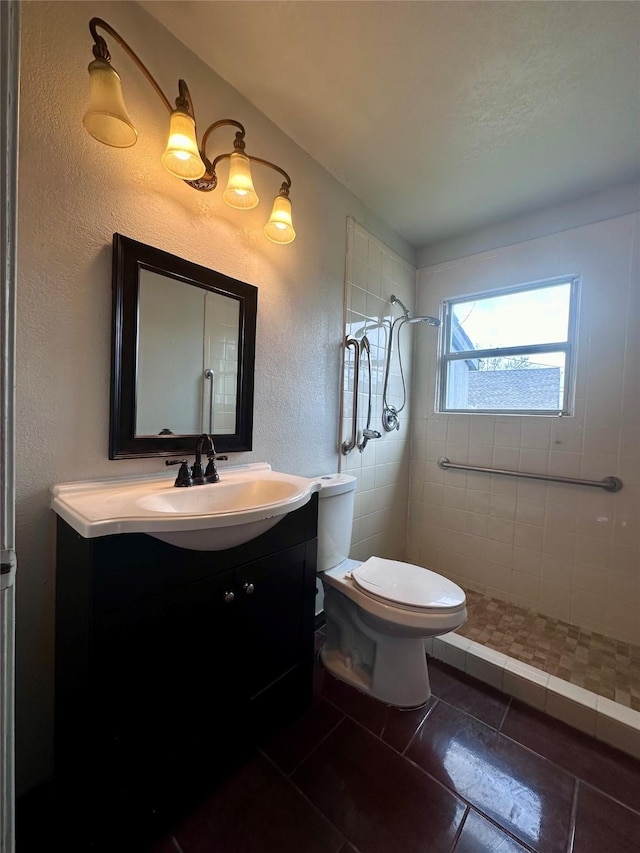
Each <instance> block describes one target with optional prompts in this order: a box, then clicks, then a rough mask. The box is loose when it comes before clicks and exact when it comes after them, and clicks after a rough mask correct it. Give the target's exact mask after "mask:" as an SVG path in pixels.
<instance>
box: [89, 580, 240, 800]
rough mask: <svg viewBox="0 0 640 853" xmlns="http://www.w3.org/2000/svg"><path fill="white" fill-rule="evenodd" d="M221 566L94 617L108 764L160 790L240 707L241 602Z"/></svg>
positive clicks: (216, 739)
mask: <svg viewBox="0 0 640 853" xmlns="http://www.w3.org/2000/svg"><path fill="white" fill-rule="evenodd" d="M230 594H232V595H233V598H234V599H235V598H236V593H235V592H234V588H233V572H223V573H222V574H220V575H216V576H213V577H211V578H208V579H207V580H205V581H200V582H198V583H194V584H190V585H188V586H186V587H181V588H178V589H176V590H172V591H171V592H169V593H163V594H162V595H158V596H155V597H154V598H151V599H148V600H146V601H142V602H137V603H136V604H133V605H130V606H128V607H123V608H121V609H120V610H117V611H115V612H113V613H110V614H108V615H105V616H103V617H101V618H100V619H99V620H97V621H96V625H95V629H94V643H93V655H92V667H91V669H92V676H91V679H92V694H93V704H94V707H95V710H96V715H97V719H98V720H99V725H100V731H98V732H97V733H96V734H97V740H98V742H99V743H100V744H102V747H103V750H104V754H103V756H102V759H103V763H104V766H105V767H107V768H109V767H111V768H112V769H113V770H114V771H115V772H116V773H117V774H118V776H119V778H122V777H123V771H124V775H127V776H128V777H129V786H130V787H131V788H132V789H136V788H140V789H144V787H145V786H148V784H149V781H150V780H151V781H152V783H153V784H154V785H155V784H156V783H157V784H158V786H159V787H161V786H162V784H163V780H165V779H170V778H171V777H172V776H173V777H174V779H175V775H176V773H181V772H182V771H189V769H190V767H191V766H192V764H195V765H197V764H198V763H200V761H201V759H202V757H203V755H204V752H205V751H206V750H207V749H208V748H209V747H211V748H212V749H213V751H214V752H215V748H216V744H217V743H222V744H224V741H225V732H224V727H225V724H226V721H227V720H229V719H232V718H233V716H234V709H235V708H236V707H237V705H238V701H239V700H238V695H239V693H238V682H237V675H238V670H237V667H236V665H235V659H236V646H237V631H236V627H235V626H236V621H237V618H236V613H235V611H236V610H237V601H235V600H233V601H231V600H230Z"/></svg>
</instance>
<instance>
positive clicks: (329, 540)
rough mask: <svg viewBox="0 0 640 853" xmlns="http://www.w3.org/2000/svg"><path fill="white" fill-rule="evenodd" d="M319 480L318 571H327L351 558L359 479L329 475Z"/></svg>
mask: <svg viewBox="0 0 640 853" xmlns="http://www.w3.org/2000/svg"><path fill="white" fill-rule="evenodd" d="M318 479H319V482H320V486H321V488H320V493H319V495H318V497H319V501H318V571H319V572H325V571H326V570H327V569H332V568H333V567H334V566H337V565H338V564H339V563H341V562H342V561H343V560H346V559H347V557H348V556H349V550H350V549H351V531H352V530H353V500H354V496H355V489H356V484H357V480H356V478H355V477H352V476H351V474H327V475H325V476H323V477H319V478H318Z"/></svg>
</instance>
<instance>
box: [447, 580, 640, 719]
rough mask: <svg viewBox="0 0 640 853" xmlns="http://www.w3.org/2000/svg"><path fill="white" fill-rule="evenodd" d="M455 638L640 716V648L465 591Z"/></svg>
mask: <svg viewBox="0 0 640 853" xmlns="http://www.w3.org/2000/svg"><path fill="white" fill-rule="evenodd" d="M466 595H467V603H468V607H467V611H468V614H469V616H468V619H467V621H466V622H465V624H464V625H463V626H462V627H461V628H458V630H457V631H456V633H457V634H461V635H462V636H464V637H468V639H470V640H474V641H475V642H477V643H482V645H483V646H488V647H489V648H491V649H495V651H497V652H502V654H505V655H508V656H509V657H512V658H517V660H520V661H523V662H524V663H528V664H530V665H531V666H535V667H536V668H537V669H541V670H543V671H544V672H548V673H549V675H555V676H557V677H558V678H562V679H564V680H565V681H570V682H571V683H572V684H576V685H578V686H579V687H584V688H585V689H586V690H591V691H592V692H593V693H597V694H598V695H599V696H605V697H606V698H607V699H613V700H614V701H615V702H619V703H620V704H621V705H626V706H627V707H628V708H633V709H634V710H636V711H640V646H635V645H631V644H630V643H623V642H621V641H620V640H614V639H612V638H611V637H606V636H604V634H597V633H595V632H593V631H584V630H582V629H581V628H578V627H577V626H576V625H570V624H569V623H568V622H562V621H560V620H559V619H552V618H551V617H549V616H543V615H541V614H540V613H535V612H533V611H531V610H525V609H524V608H522V607H517V606H516V605H515V604H508V603H507V602H505V601H499V600H498V599H496V598H490V597H489V596H485V595H481V594H480V593H477V592H472V591H470V590H468V591H466Z"/></svg>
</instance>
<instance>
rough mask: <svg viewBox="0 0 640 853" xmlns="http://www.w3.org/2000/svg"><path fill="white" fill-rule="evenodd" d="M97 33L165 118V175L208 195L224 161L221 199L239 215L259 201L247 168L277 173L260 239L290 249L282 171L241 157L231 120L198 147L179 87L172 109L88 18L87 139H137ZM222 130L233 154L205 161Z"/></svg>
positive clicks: (122, 142)
mask: <svg viewBox="0 0 640 853" xmlns="http://www.w3.org/2000/svg"><path fill="white" fill-rule="evenodd" d="M98 27H100V28H101V29H103V30H105V31H106V32H107V33H109V35H111V36H112V37H113V38H114V39H115V40H116V41H117V42H118V44H120V45H121V47H122V48H123V49H124V50H125V51H126V53H128V55H129V56H130V57H131V59H132V60H133V61H134V62H135V64H136V65H137V66H138V68H139V69H140V71H142V73H143V74H144V76H145V77H146V78H147V80H148V82H149V83H150V84H151V85H152V86H153V88H154V89H155V91H156V94H157V95H158V97H159V98H160V100H161V101H162V103H163V104H164V105H165V107H166V108H167V110H168V111H169V113H170V121H169V139H168V141H167V147H166V149H165V152H164V154H163V155H162V165H163V166H164V167H165V169H166V170H167V171H168V172H170V173H171V174H172V175H174V176H175V177H176V178H180V180H182V181H184V182H185V183H187V184H189V186H190V187H193V188H194V189H196V190H200V191H202V192H210V191H211V190H214V189H215V188H216V186H217V184H218V176H217V174H216V168H217V166H218V163H220V161H221V160H229V176H228V180H227V186H226V189H225V190H224V192H223V194H222V198H223V199H224V200H225V202H226V203H227V204H228V205H230V206H231V207H236V208H239V209H241V210H250V209H251V208H253V207H255V206H256V205H257V204H258V201H259V199H258V195H257V193H256V191H255V189H254V187H253V180H252V178H251V162H254V163H260V164H262V165H263V166H268V167H269V168H270V169H273V170H274V171H276V172H279V173H280V174H281V175H282V177H283V178H284V181H283V182H282V185H281V187H280V191H279V192H278V195H277V196H276V198H275V201H274V203H273V210H272V211H271V216H270V217H269V221H268V222H267V224H266V225H265V228H264V233H265V236H266V237H268V238H269V240H271V241H272V242H274V243H291V242H292V241H293V240H295V236H296V232H295V231H294V229H293V223H292V220H291V200H290V199H289V190H290V189H291V178H290V177H289V175H288V174H287V173H286V172H285V171H284V169H281V168H280V166H276V164H275V163H271V162H269V160H263V159H262V158H261V157H254V156H253V155H252V154H247V153H246V151H245V142H244V137H245V129H244V127H243V126H242V125H241V124H240V122H239V121H236V120H235V119H232V118H225V119H220V120H219V121H214V122H213V124H210V125H209V127H208V128H207V129H206V130H205V132H204V133H203V134H202V140H201V142H200V145H198V138H197V134H196V118H195V112H194V109H193V102H192V100H191V95H190V94H189V89H188V87H187V84H186V83H185V81H184V80H179V81H178V97H177V98H176V106H175V109H174V108H173V107H172V106H171V103H170V101H169V99H168V98H167V97H166V96H165V94H164V92H163V91H162V89H161V88H160V86H159V85H158V83H157V82H156V80H155V79H154V78H153V76H152V75H151V73H150V72H149V70H148V69H147V67H146V66H145V65H144V64H143V63H142V61H141V60H140V58H139V57H138V56H137V55H136V54H135V53H134V51H133V50H132V49H131V48H130V47H129V45H128V44H127V42H126V41H125V40H124V39H123V38H122V36H121V35H120V34H119V33H118V32H116V30H114V29H113V27H112V26H111V25H110V24H108V23H107V22H106V21H103V20H102V19H101V18H92V19H91V20H90V21H89V30H90V32H91V35H92V36H93V40H94V42H95V44H94V45H93V55H94V57H95V59H94V60H93V62H91V63H90V65H89V77H90V84H91V91H90V97H89V106H88V108H87V111H86V113H85V114H84V117H83V119H82V123H83V124H84V126H85V128H86V130H87V131H88V132H89V133H90V134H91V136H93V138H94V139H97V140H98V141H99V142H102V143H104V144H105V145H110V146H112V147H114V148H129V147H130V146H132V145H135V143H136V140H137V138H138V132H137V131H136V129H135V127H134V126H133V123H132V121H131V119H130V118H129V115H128V113H127V108H126V107H125V103H124V98H123V95H122V84H121V81H120V76H119V74H118V72H117V71H116V70H115V68H113V66H112V65H111V54H110V53H109V49H108V47H107V43H106V41H105V40H104V38H103V37H102V36H101V35H98V32H97V28H98ZM226 126H231V127H235V128H237V130H236V135H235V140H234V143H233V149H234V150H233V151H231V152H229V153H225V154H218V156H217V157H215V158H214V159H213V160H209V159H208V158H207V155H206V150H207V142H208V140H209V137H210V136H211V134H212V133H213V131H214V130H217V129H218V128H220V127H226Z"/></svg>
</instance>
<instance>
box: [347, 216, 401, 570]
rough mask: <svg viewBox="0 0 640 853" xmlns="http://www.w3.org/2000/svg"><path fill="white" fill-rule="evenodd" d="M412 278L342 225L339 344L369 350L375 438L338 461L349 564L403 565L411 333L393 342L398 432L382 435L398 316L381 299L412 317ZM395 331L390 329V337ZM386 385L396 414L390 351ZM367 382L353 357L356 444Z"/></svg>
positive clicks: (363, 234) (394, 258)
mask: <svg viewBox="0 0 640 853" xmlns="http://www.w3.org/2000/svg"><path fill="white" fill-rule="evenodd" d="M415 276H416V270H415V268H414V267H412V266H411V265H410V264H408V263H407V262H406V261H405V260H403V259H402V258H400V257H399V256H398V255H396V254H395V253H394V252H392V251H391V250H390V249H388V248H387V247H386V246H384V245H383V244H382V243H380V242H379V241H378V240H376V239H375V238H374V237H372V236H371V234H369V233H368V232H367V231H365V229H364V228H362V227H361V226H360V225H358V224H357V223H356V222H354V221H353V220H352V219H348V220H347V263H346V278H345V314H344V316H345V337H350V336H352V337H357V338H358V339H359V340H361V339H362V335H363V334H366V336H367V338H368V339H369V342H370V344H371V367H372V418H371V428H372V429H375V430H378V431H379V432H380V433H381V438H378V439H372V440H371V441H369V443H368V444H367V446H366V447H365V449H364V452H363V453H360V452H359V451H358V448H357V447H356V448H355V449H354V450H352V451H351V452H350V453H349V454H348V455H347V456H344V455H343V454H342V453H341V454H340V469H341V471H344V472H347V473H349V474H353V475H355V476H356V477H357V479H358V488H357V492H356V499H355V514H354V526H353V538H352V548H351V556H352V557H353V558H355V559H359V560H366V559H367V558H368V557H370V556H372V555H373V554H375V555H376V556H378V557H388V558H393V559H403V558H404V556H405V546H406V520H407V500H408V488H409V427H410V407H409V397H410V393H411V373H412V355H413V354H412V347H413V337H414V335H415V331H414V330H415V327H414V326H405V328H404V330H403V331H402V333H401V335H400V343H401V351H402V363H403V369H404V374H405V382H406V385H407V402H406V406H405V408H404V410H403V411H402V412H401V413H400V415H399V418H400V429H399V430H398V431H395V430H394V431H393V432H385V431H384V429H383V427H382V392H383V383H384V369H385V358H386V347H387V342H388V336H389V328H390V324H391V321H392V320H393V318H395V317H398V316H400V315H401V313H402V312H401V311H400V309H399V308H398V307H395V306H392V305H391V303H390V302H389V298H390V297H391V295H392V294H395V295H396V296H397V297H398V298H399V299H401V300H402V302H404V304H405V305H406V306H407V308H408V309H409V311H413V308H414V302H415ZM397 331H398V327H397V326H396V333H397ZM396 340H397V339H396V335H395V334H394V353H393V360H392V368H391V373H390V380H389V389H388V394H387V397H388V401H389V402H390V403H391V404H392V405H394V406H396V407H397V408H399V407H400V406H401V404H402V398H403V394H402V383H401V379H400V373H399V370H398V359H397V350H396V349H395V344H396ZM353 375H354V364H353V357H352V352H351V351H349V354H348V355H347V357H346V358H345V365H344V379H343V383H344V386H343V395H342V418H341V430H340V444H342V442H343V441H344V440H345V439H347V438H349V437H350V436H351V429H352V420H351V413H352V402H353ZM367 401H368V374H367V369H366V357H365V355H364V354H363V355H362V357H361V369H360V395H359V413H360V414H359V417H358V441H360V439H361V432H362V428H363V427H364V426H365V424H366V416H367Z"/></svg>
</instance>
